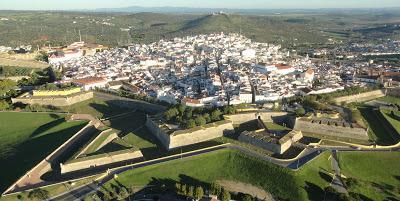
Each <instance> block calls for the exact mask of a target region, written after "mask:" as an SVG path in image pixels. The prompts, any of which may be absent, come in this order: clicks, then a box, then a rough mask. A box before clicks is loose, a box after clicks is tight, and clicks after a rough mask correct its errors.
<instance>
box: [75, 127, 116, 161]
mask: <svg viewBox="0 0 400 201" xmlns="http://www.w3.org/2000/svg"><path fill="white" fill-rule="evenodd" d="M111 130H112V129H111V128H110V129H107V130H105V131H102V132H101V133H100V134H99V135H98V136H97V137H96V138H95V139H94V140H92V141H91V142H90V143H89V144H88V145H87V146H86V147H85V148H84V149H83V150H82V151H81V152H80V153H79V154H78V155H77V156H76V157H75V159H76V158H78V157H79V156H81V155H82V154H84V153H86V151H87V150H88V149H89V148H90V147H91V146H92V145H93V144H94V143H95V142H96V141H97V140H98V139H99V138H100V137H102V136H103V135H105V134H107V133H109V131H111ZM117 137H118V135H117V134H116V133H113V134H110V135H109V136H107V138H106V139H105V140H104V142H103V143H101V145H100V146H99V147H98V148H97V149H96V151H97V150H99V149H100V148H101V147H103V146H105V145H106V144H108V143H109V142H111V141H112V140H114V139H115V138H117Z"/></svg>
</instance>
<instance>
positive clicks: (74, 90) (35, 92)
mask: <svg viewBox="0 0 400 201" xmlns="http://www.w3.org/2000/svg"><path fill="white" fill-rule="evenodd" d="M79 92H81V88H79V87H75V88H71V89H66V90H33V91H32V93H33V96H69V95H72V94H76V93H79Z"/></svg>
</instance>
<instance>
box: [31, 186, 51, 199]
mask: <svg viewBox="0 0 400 201" xmlns="http://www.w3.org/2000/svg"><path fill="white" fill-rule="evenodd" d="M28 198H29V199H38V200H46V199H48V198H49V192H48V191H47V190H44V189H40V188H36V189H34V190H32V191H31V192H29V194H28Z"/></svg>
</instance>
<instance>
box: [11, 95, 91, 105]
mask: <svg viewBox="0 0 400 201" xmlns="http://www.w3.org/2000/svg"><path fill="white" fill-rule="evenodd" d="M91 98H93V92H90V91H89V92H85V93H79V94H77V95H71V96H67V97H32V98H13V99H12V102H13V103H18V102H19V103H24V104H29V105H33V104H38V105H52V106H56V107H63V106H69V105H73V104H75V103H79V102H82V101H85V100H89V99H91Z"/></svg>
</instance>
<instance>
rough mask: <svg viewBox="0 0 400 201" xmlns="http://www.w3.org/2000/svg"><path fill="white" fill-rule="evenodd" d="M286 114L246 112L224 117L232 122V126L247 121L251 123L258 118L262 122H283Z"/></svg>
mask: <svg viewBox="0 0 400 201" xmlns="http://www.w3.org/2000/svg"><path fill="white" fill-rule="evenodd" d="M287 114H288V113H287V112H246V113H239V114H234V115H226V116H225V119H228V120H230V121H232V123H233V124H234V125H238V124H242V123H245V122H248V121H252V120H254V119H256V118H257V117H258V115H259V116H260V117H261V119H262V120H263V121H266V122H272V121H285V119H286V118H287Z"/></svg>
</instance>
